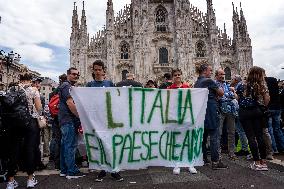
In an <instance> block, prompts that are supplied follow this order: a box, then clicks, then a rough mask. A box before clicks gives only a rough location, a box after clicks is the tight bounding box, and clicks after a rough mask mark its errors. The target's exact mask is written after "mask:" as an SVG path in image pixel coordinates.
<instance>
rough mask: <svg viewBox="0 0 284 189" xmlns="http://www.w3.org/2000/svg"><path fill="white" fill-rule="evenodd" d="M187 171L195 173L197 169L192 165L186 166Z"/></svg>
mask: <svg viewBox="0 0 284 189" xmlns="http://www.w3.org/2000/svg"><path fill="white" fill-rule="evenodd" d="M188 171H189V172H190V173H191V174H196V173H197V170H196V169H195V168H194V167H189V168H188Z"/></svg>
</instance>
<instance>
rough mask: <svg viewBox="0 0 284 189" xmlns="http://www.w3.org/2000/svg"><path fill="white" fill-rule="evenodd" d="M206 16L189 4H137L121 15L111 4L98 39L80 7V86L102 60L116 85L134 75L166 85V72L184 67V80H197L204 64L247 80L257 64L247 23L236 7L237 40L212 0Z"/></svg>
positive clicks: (143, 0) (75, 51)
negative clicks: (221, 24)
mask: <svg viewBox="0 0 284 189" xmlns="http://www.w3.org/2000/svg"><path fill="white" fill-rule="evenodd" d="M204 3H207V12H206V13H203V12H201V11H200V10H199V9H198V8H197V7H195V6H193V5H192V4H191V3H190V1H189V0H131V4H130V5H126V6H125V7H124V9H123V10H121V11H120V12H119V13H118V14H117V15H116V16H115V15H114V10H113V1H112V0H108V2H107V10H106V25H105V28H103V29H102V30H101V31H98V33H97V34H96V35H94V36H92V37H90V36H89V33H88V30H87V19H86V13H85V8H84V3H83V10H82V16H81V21H80V22H79V18H78V14H77V7H76V5H75V4H74V10H73V16H72V33H71V37H70V66H72V67H76V68H78V69H79V71H80V74H81V77H80V80H79V82H80V83H81V84H85V83H86V82H88V81H91V80H92V63H93V62H94V61H95V60H102V61H103V62H104V63H105V65H106V76H107V78H108V79H111V80H113V81H114V82H118V81H121V80H123V79H125V76H126V73H129V72H131V73H134V74H135V77H136V80H138V81H140V82H143V83H145V82H146V81H147V80H149V79H153V80H156V81H160V80H161V79H162V76H163V75H164V73H166V72H171V70H172V69H175V68H179V69H181V70H182V72H183V79H184V80H191V81H193V80H194V79H195V78H196V74H195V67H196V65H198V64H201V63H204V62H206V63H208V64H210V65H212V67H213V70H216V69H218V68H223V69H224V70H225V73H226V80H230V77H231V75H235V74H239V75H241V76H245V75H246V74H247V72H248V70H249V69H250V67H252V65H253V59H252V46H251V39H250V37H249V34H248V30H247V24H246V19H245V16H244V14H243V10H242V8H240V11H238V10H237V8H236V7H235V6H234V4H233V16H232V21H233V38H232V39H231V38H230V37H229V36H228V34H227V31H226V26H225V24H224V29H222V30H221V29H220V28H219V27H217V25H216V16H215V10H214V7H213V3H212V0H207V2H205V0H204Z"/></svg>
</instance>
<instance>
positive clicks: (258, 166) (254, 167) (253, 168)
mask: <svg viewBox="0 0 284 189" xmlns="http://www.w3.org/2000/svg"><path fill="white" fill-rule="evenodd" d="M250 168H251V169H252V170H255V171H262V169H263V167H262V166H261V165H260V164H256V163H255V162H253V163H252V164H250Z"/></svg>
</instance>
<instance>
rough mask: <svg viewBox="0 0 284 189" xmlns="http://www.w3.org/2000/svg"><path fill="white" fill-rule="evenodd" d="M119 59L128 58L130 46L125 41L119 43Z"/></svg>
mask: <svg viewBox="0 0 284 189" xmlns="http://www.w3.org/2000/svg"><path fill="white" fill-rule="evenodd" d="M119 47H120V59H129V50H130V46H129V44H128V43H127V42H126V41H122V42H121V43H120V46H119Z"/></svg>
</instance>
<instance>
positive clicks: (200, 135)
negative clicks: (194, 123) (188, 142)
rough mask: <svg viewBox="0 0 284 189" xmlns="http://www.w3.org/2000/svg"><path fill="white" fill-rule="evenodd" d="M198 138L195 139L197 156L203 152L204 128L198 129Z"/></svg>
mask: <svg viewBox="0 0 284 189" xmlns="http://www.w3.org/2000/svg"><path fill="white" fill-rule="evenodd" d="M197 135H198V137H197V138H198V139H197V140H196V141H195V145H194V154H195V157H198V156H199V155H200V153H201V148H202V140H203V128H199V129H198V131H197Z"/></svg>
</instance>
